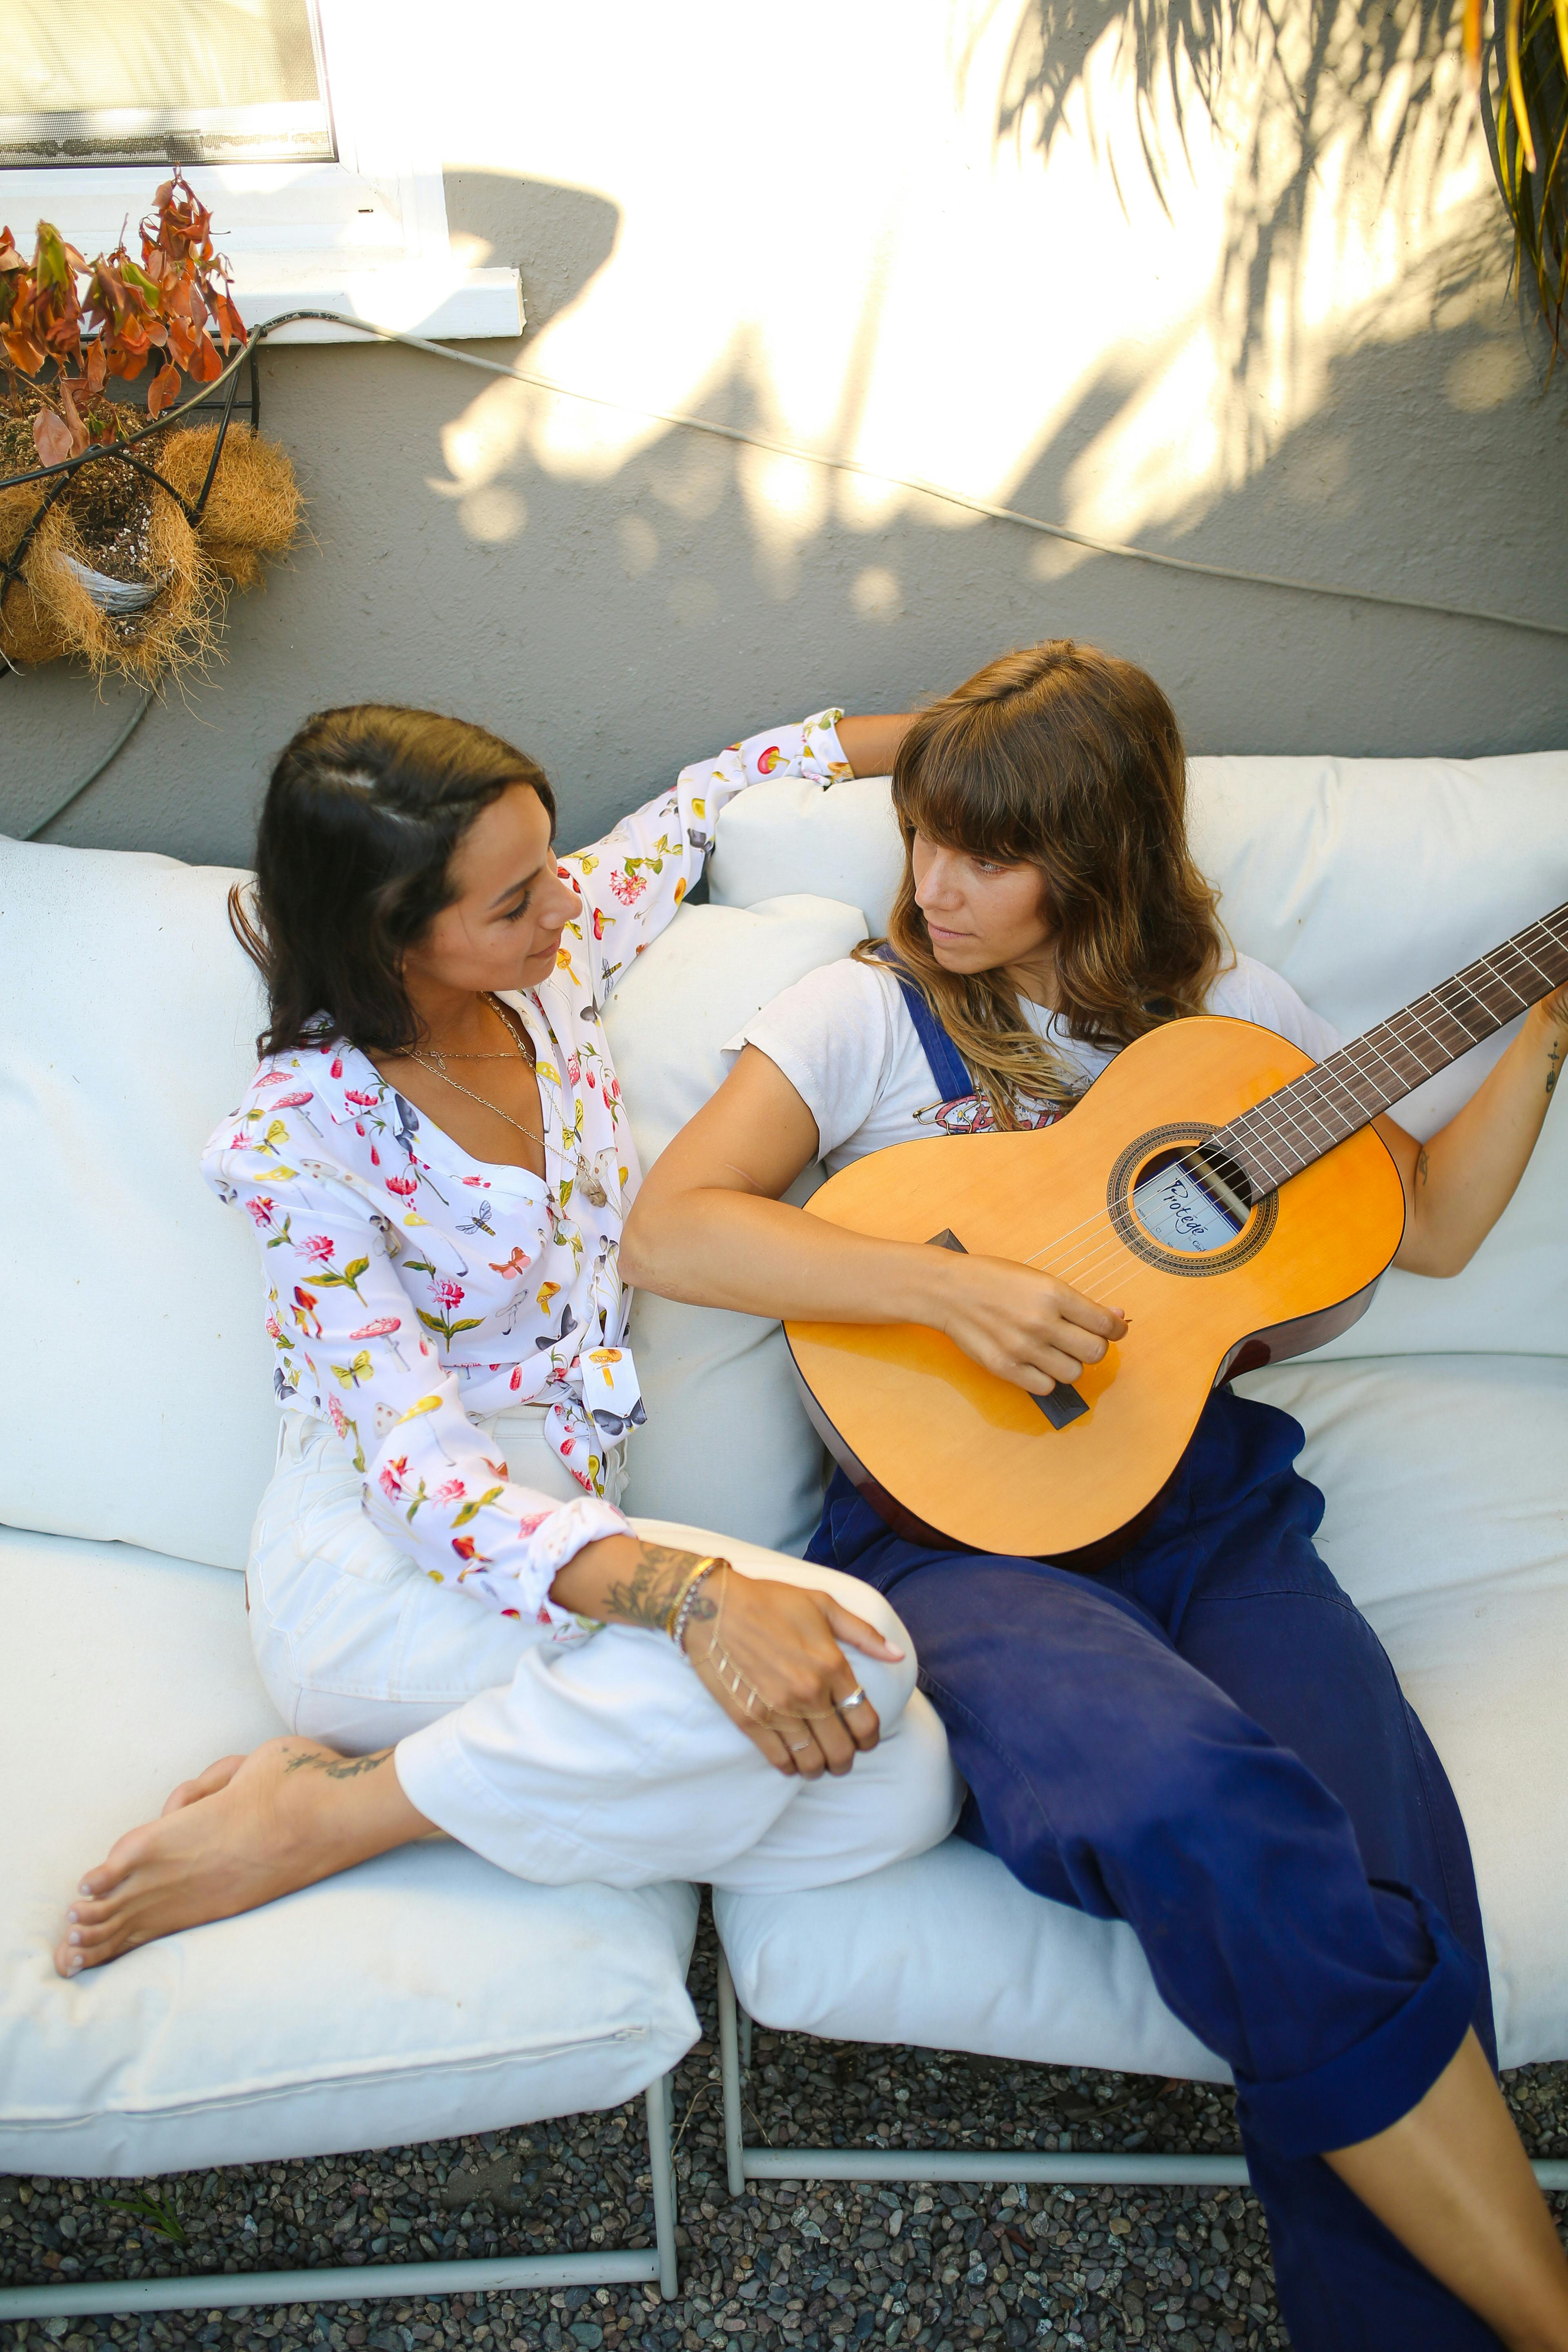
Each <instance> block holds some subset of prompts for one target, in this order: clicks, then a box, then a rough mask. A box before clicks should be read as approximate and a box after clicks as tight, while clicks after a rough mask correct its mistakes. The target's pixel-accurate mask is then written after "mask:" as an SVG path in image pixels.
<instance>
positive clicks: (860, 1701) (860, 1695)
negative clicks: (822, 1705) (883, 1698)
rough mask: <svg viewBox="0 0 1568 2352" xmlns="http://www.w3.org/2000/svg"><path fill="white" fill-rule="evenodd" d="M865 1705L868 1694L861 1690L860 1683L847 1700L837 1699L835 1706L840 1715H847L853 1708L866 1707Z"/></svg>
mask: <svg viewBox="0 0 1568 2352" xmlns="http://www.w3.org/2000/svg"><path fill="white" fill-rule="evenodd" d="M865 1704H866V1694H865V1692H864V1691H863V1690H862V1689H861V1687H860V1685H859V1684H858V1683H857V1684H856V1685H855V1687H854V1689H853V1690H852V1691H851V1692H850V1694H849V1696H848V1697H847V1698H840V1699H835V1701H834V1705H835V1706H837V1709H838V1712H839V1714H840V1715H847V1714H848V1712H849V1710H850V1708H851V1707H852V1706H865Z"/></svg>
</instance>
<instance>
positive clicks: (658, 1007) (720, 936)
mask: <svg viewBox="0 0 1568 2352" xmlns="http://www.w3.org/2000/svg"><path fill="white" fill-rule="evenodd" d="M808 789H812V790H815V789H816V787H810V788H808ZM734 805H736V804H735V803H731V806H734ZM723 821H724V822H725V823H728V821H729V811H728V810H726V811H725V814H724V820H723ZM865 935H866V919H865V917H864V916H863V915H862V914H861V912H860V909H859V908H858V907H847V906H844V905H842V904H841V903H840V902H839V901H837V900H836V899H832V898H812V897H790V898H765V899H763V901H762V902H761V903H760V904H758V905H756V906H754V907H750V908H739V907H711V906H709V907H687V908H683V909H682V911H681V912H680V913H679V915H678V916H677V917H676V919H675V920H674V922H673V923H672V924H671V925H670V927H669V929H668V930H667V931H666V932H665V933H664V934H663V935H662V937H661V938H659V939H657V940H655V941H654V943H653V945H652V946H651V947H650V948H649V949H647V951H646V953H644V954H643V955H640V956H639V957H638V958H637V962H636V964H635V965H634V966H633V968H632V970H631V971H629V972H628V973H627V974H626V978H625V980H624V981H622V982H621V984H620V986H619V987H618V988H617V989H616V992H615V993H614V995H613V996H612V997H611V998H610V1001H609V1003H608V1005H607V1006H606V1007H605V1032H606V1034H607V1036H608V1038H609V1042H610V1048H611V1051H612V1052H613V1054H614V1055H615V1059H616V1069H617V1071H618V1072H619V1073H620V1078H621V1085H622V1087H623V1090H624V1092H625V1095H626V1108H627V1109H628V1111H629V1112H630V1114H631V1123H632V1133H633V1136H634V1137H635V1139H636V1141H637V1155H638V1157H639V1159H640V1160H641V1161H642V1164H643V1166H644V1167H645V1168H648V1167H651V1166H652V1164H653V1162H654V1160H656V1159H657V1158H658V1154H659V1153H660V1152H661V1151H662V1150H663V1149H664V1147H665V1145H666V1144H667V1143H668V1141H669V1139H670V1138H671V1136H673V1135H674V1134H675V1133H676V1132H677V1131H678V1129H680V1128H682V1127H684V1125H685V1124H686V1121H687V1120H688V1119H689V1118H691V1117H692V1116H693V1115H694V1113H696V1112H697V1111H699V1110H700V1108H702V1105H703V1104H704V1103H705V1102H706V1101H707V1100H708V1098H709V1097H710V1095H711V1094H712V1092H713V1090H714V1088H715V1087H717V1086H718V1085H719V1084H720V1083H721V1080H722V1078H723V1076H724V1074H725V1067H726V1065H725V1063H724V1060H723V1057H722V1055H721V1053H720V1050H719V1049H720V1047H721V1045H723V1043H724V1041H725V1039H726V1038H727V1037H731V1036H733V1034H735V1032H736V1030H738V1029H740V1028H742V1027H743V1026H744V1024H746V1023H747V1022H748V1021H749V1020H750V1019H751V1018H752V1014H753V1013H756V1012H758V1011H759V1010H760V1009H761V1007H762V1006H763V1005H764V1004H766V1003H769V1002H770V1001H771V1000H772V999H773V997H775V996H776V995H777V994H778V993H779V992H780V990H781V989H784V988H788V987H790V986H792V985H793V983H794V982H795V981H797V980H800V979H803V978H804V977H805V974H806V973H807V972H808V971H813V970H814V969H815V968H816V965H818V964H822V963H831V962H833V961H835V960H836V959H837V958H838V957H840V956H845V955H847V954H848V952H849V950H850V949H851V948H852V947H854V946H855V944H856V942H857V941H858V940H861V939H863V938H864V937H865ZM816 1181H817V1178H816V1174H815V1173H814V1174H812V1175H809V1176H808V1177H807V1178H806V1179H805V1181H803V1182H802V1183H801V1184H799V1185H797V1186H795V1189H794V1190H793V1191H792V1192H790V1194H789V1195H788V1197H789V1198H790V1200H792V1201H797V1202H798V1201H802V1200H805V1198H807V1196H808V1195H809V1193H810V1192H812V1190H813V1189H814V1186H815V1183H816ZM631 1342H632V1349H633V1351H634V1353H635V1354H636V1357H637V1370H638V1373H639V1375H640V1377H641V1381H642V1392H643V1398H644V1402H646V1403H647V1427H646V1428H645V1429H641V1430H639V1431H638V1432H637V1439H636V1442H635V1444H633V1445H632V1447H631V1449H630V1453H629V1454H628V1456H627V1467H628V1471H629V1477H628V1482H627V1486H626V1496H625V1501H626V1508H627V1509H628V1510H632V1511H638V1512H644V1513H647V1514H649V1515H650V1516H652V1517H656V1518H678V1519H691V1520H696V1521H698V1522H699V1523H700V1524H701V1525H703V1526H707V1527H710V1528H720V1529H721V1530H722V1531H723V1532H724V1533H725V1534H726V1535H734V1536H744V1537H747V1538H750V1540H751V1541H752V1542H753V1543H759V1544H764V1545H767V1546H769V1547H770V1548H771V1549H773V1550H775V1551H785V1552H795V1553H798V1552H800V1551H801V1550H803V1549H805V1544H806V1541H807V1539H808V1538H809V1537H810V1535H811V1532H812V1529H813V1528H815V1527H816V1522H817V1519H818V1517H820V1515H821V1509H822V1470H823V1455H822V1446H821V1444H820V1442H819V1441H818V1439H817V1438H816V1434H815V1433H814V1432H813V1430H812V1428H811V1424H810V1423H809V1422H808V1421H807V1420H806V1418H805V1412H804V1410H803V1409H802V1406H801V1404H800V1402H799V1399H798V1395H797V1391H796V1388H795V1376H794V1374H793V1372H792V1371H791V1370H790V1363H789V1354H788V1350H787V1349H786V1348H785V1346H784V1333H783V1331H782V1330H781V1329H780V1328H779V1326H778V1324H777V1323H776V1322H775V1321H773V1320H772V1319H771V1318H767V1317H764V1316H758V1315H733V1314H729V1313H725V1312H723V1311H721V1310H720V1309H717V1308H713V1307H687V1306H683V1305H682V1304H681V1303H680V1301H679V1299H672V1298H659V1297H655V1296H654V1294H653V1293H652V1292H651V1291H639V1292H638V1294H637V1300H636V1303H635V1305H634V1306H633V1308H632V1327H631Z"/></svg>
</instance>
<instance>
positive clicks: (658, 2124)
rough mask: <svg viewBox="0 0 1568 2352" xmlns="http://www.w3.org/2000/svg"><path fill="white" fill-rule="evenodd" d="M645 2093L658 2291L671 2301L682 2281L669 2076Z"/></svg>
mask: <svg viewBox="0 0 1568 2352" xmlns="http://www.w3.org/2000/svg"><path fill="white" fill-rule="evenodd" d="M643 2096H644V2100H645V2102H646V2105H647V2160H648V2178H649V2179H650V2181H651V2182H652V2184H653V2229H654V2244H655V2247H656V2249H657V2251H658V2291H659V2293H660V2294H661V2295H663V2297H664V2298H665V2301H666V2302H667V2303H668V2300H669V2298H670V2296H671V2295H672V2294H675V2293H676V2291H677V2289H678V2286H679V2279H678V2276H677V2265H676V2254H675V2159H674V2158H673V2157H672V2156H671V2154H670V2147H669V2076H668V2074H660V2075H658V2076H657V2077H656V2078H655V2080H654V2081H653V2082H651V2083H650V2084H648V2086H647V2091H646V2092H645V2093H644V2095H643Z"/></svg>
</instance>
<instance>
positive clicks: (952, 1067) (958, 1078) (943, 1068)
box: [877, 940, 978, 1103]
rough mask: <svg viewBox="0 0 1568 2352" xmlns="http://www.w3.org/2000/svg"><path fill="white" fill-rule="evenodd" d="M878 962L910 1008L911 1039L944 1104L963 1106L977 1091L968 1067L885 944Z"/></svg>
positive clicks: (883, 943)
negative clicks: (916, 1040) (918, 1047)
mask: <svg viewBox="0 0 1568 2352" xmlns="http://www.w3.org/2000/svg"><path fill="white" fill-rule="evenodd" d="M877 956H878V960H879V962H882V963H885V964H887V965H889V967H890V968H891V971H892V973H893V977H894V979H895V980H896V981H897V982H898V983H899V987H900V990H901V992H902V993H903V999H904V1003H906V1004H907V1005H908V1006H909V1008H910V1020H911V1021H912V1022H913V1023H914V1024H915V1035H916V1036H917V1037H918V1038H919V1039H920V1041H921V1050H922V1052H923V1053H924V1055H925V1057H926V1060H927V1061H928V1062H929V1063H930V1064H931V1076H932V1077H933V1078H934V1079H935V1080H936V1087H937V1092H938V1093H939V1094H940V1095H941V1097H942V1101H943V1102H944V1103H952V1102H966V1101H967V1100H969V1098H970V1097H972V1096H973V1095H974V1094H975V1093H976V1092H977V1091H978V1090H977V1088H976V1087H975V1084H974V1080H973V1077H971V1076H970V1074H969V1069H968V1066H967V1065H966V1063H965V1062H964V1059H963V1055H962V1054H960V1052H959V1050H958V1048H957V1046H956V1045H954V1044H953V1042H952V1038H951V1037H950V1036H949V1035H948V1034H947V1031H946V1030H945V1029H944V1028H943V1027H942V1024H941V1022H940V1021H939V1020H938V1019H937V1017H936V1015H935V1013H933V1012H932V1011H931V1006H930V1005H929V1004H928V1003H926V1001H925V998H924V997H923V996H922V995H921V992H920V990H919V989H918V988H917V987H916V986H915V983H914V982H913V981H912V980H910V979H908V978H907V977H906V976H905V973H904V971H903V968H902V966H901V965H900V962H899V959H898V956H897V954H896V953H895V951H894V950H893V949H892V948H891V947H889V944H888V942H887V941H886V940H883V942H882V944H881V946H880V947H879V949H878V950H877Z"/></svg>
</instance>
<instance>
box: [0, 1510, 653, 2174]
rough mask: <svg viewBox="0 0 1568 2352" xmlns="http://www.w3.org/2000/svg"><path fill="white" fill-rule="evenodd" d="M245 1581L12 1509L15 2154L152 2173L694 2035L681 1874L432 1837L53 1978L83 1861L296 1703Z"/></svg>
mask: <svg viewBox="0 0 1568 2352" xmlns="http://www.w3.org/2000/svg"><path fill="white" fill-rule="evenodd" d="M244 1591H245V1589H244V1584H243V1582H242V1580H241V1579H240V1578H238V1577H237V1576H233V1575H230V1574H228V1573H227V1572H226V1571H225V1570H213V1569H205V1568H201V1567H198V1566H194V1565H192V1564H190V1563H189V1562H185V1561H181V1560H176V1559H169V1558H166V1557H162V1556H159V1555H156V1554H153V1553H149V1552H146V1551H139V1550H135V1549H132V1548H131V1547H130V1546H128V1545H121V1544H112V1543H92V1542H83V1541H80V1540H78V1539H74V1538H59V1537H55V1538H51V1537H47V1536H26V1535H21V1534H16V1533H12V1532H9V1531H5V1530H0V1617H3V1619H4V1622H5V1629H6V1639H5V1645H4V1650H3V1653H0V1783H3V1785H4V1787H5V1807H4V1809H3V1811H0V2084H4V2086H5V2089H4V2095H3V2097H0V2171H5V2172H24V2173H26V2172H43V2173H48V2174H60V2173H67V2174H71V2173H75V2174H111V2173H159V2172H171V2171H176V2170H181V2171H184V2170H189V2169H191V2168H195V2167H200V2166H203V2165H216V2164H240V2163H247V2164H254V2163H259V2162H265V2161H268V2160H271V2159H273V2158H285V2157H296V2156H310V2155H322V2154H328V2153H331V2152H334V2151H337V2150H342V2149H351V2148H363V2147H384V2146H385V2145H387V2144H388V2143H389V2142H395V2141H404V2140H424V2139H436V2138H441V2137H447V2136H449V2135H451V2134H453V2133H461V2132H478V2131H489V2130H493V2129H499V2128H500V2127H501V2126H506V2125H510V2124H516V2123H522V2122H526V2121H528V2120H530V2119H531V2118H533V2117H535V2116H556V2115H565V2114H571V2113H574V2112H577V2111H579V2110H581V2109H583V2108H585V2107H606V2106H612V2105H616V2104H618V2103H619V2102H620V2101H621V2100H623V2099H627V2098H630V2097H632V2096H633V2095H635V2094H636V2093H637V2092H639V2091H640V2090H641V2089H642V2088H643V2087H644V2085H645V2084H647V2083H649V2082H651V2081H652V2079H653V2078H654V2076H655V2075H657V2074H662V2073H663V2072H665V2070H666V2069H667V2068H668V2067H669V2066H670V2065H671V2064H673V2063H674V2062H675V2060H676V2059H677V2058H679V2055H680V2054H681V2053H682V2052H683V2051H684V2050H686V2049H687V2048H689V2045H690V2043H691V2042H693V2041H694V2040H695V2038H696V2034H697V2030H698V2029H697V2020H696V2017H695V2015H694V2013H693V2011H692V2007H691V2002H690V2000H689V1997H688V1995H687V1991H686V1985H685V1976H686V1966H687V1961H688V1958H689V1953H690V1948H691V1941H692V1937H693V1934H694V1932H695V1928H696V1920H697V1896H696V1895H695V1892H694V1891H693V1890H692V1889H691V1888H690V1887H689V1886H684V1885H659V1886H652V1887H647V1888H643V1889H640V1890H638V1891H637V1892H634V1893H622V1892H618V1891H616V1890H615V1889H612V1888H610V1887H605V1886H595V1885H583V1886H573V1887H546V1886H530V1885H522V1884H521V1882H520V1881H518V1880H516V1879H513V1878H509V1877H508V1876H507V1875H506V1874H504V1873H503V1872H501V1871H499V1870H496V1869H493V1868H492V1867H491V1866H490V1865H489V1864H488V1863H484V1862H481V1861H479V1859H478V1857H477V1856H475V1855H473V1854H471V1853H466V1852H465V1851H464V1850H463V1849H462V1848H461V1847H459V1846H455V1845H452V1844H449V1843H447V1842H445V1841H444V1840H443V1841H435V1840H431V1841H427V1842H424V1843H420V1844H419V1845H417V1846H411V1847H405V1848H403V1849H402V1850H401V1851H400V1852H398V1853H390V1854H384V1855H382V1856H381V1857H380V1858H379V1859H378V1860H376V1861H374V1862H371V1863H366V1864H363V1865H362V1866H361V1867H360V1868H358V1869H357V1870H353V1871H348V1872H345V1873H344V1874H342V1876H340V1877H337V1878H333V1879H329V1880H327V1881H325V1882H324V1883H323V1884H322V1885H319V1886H313V1887H309V1888H307V1889H305V1890H304V1891H303V1892H302V1893H300V1894H298V1895H289V1897H287V1898H286V1899H285V1900H284V1901H282V1902H280V1903H275V1904H272V1905H269V1906H267V1907H266V1908H265V1909H263V1910H259V1911H253V1912H249V1913H247V1915H245V1916H243V1917H241V1918H237V1919H226V1920H220V1921H217V1922H216V1923H214V1924H213V1925H212V1926H209V1927H197V1928H193V1929H188V1930H187V1931H186V1932H185V1933H184V1934H183V1935H179V1936H174V1937H167V1938H165V1939H164V1940H163V1941H162V1942H159V1943H155V1944H150V1945H148V1946H146V1947H145V1948H143V1949H142V1950H141V1951H137V1952H132V1953H129V1954H127V1955H126V1957H125V1958H122V1959H120V1960H116V1961H115V1962H113V1963H112V1964H111V1965H110V1966H109V1967H107V1968H103V1969H89V1971H88V1972H87V1973H85V1974H84V1975H82V1976H80V1977H79V1978H76V1979H73V1980H72V1981H70V1982H62V1981H61V1980H60V1979H58V1977H57V1976H56V1975H55V1972H54V1969H53V1966H52V1964H51V1960H50V1952H51V1949H52V1947H53V1944H54V1942H55V1940H56V1938H57V1937H58V1934H59V1931H60V1926H61V1920H62V1915H63V1912H64V1908H65V1906H66V1904H67V1902H68V1899H69V1896H70V1893H71V1890H72V1888H73V1886H74V1885H75V1884H76V1882H77V1880H78V1878H79V1875H80V1873H81V1872H82V1871H83V1870H84V1869H85V1868H88V1867H89V1866H90V1865H91V1864H94V1863H96V1862H98V1861H100V1860H101V1858H102V1856H103V1855H104V1853H106V1852H107V1850H108V1848H109V1846H110V1844H111V1843H112V1842H113V1840H114V1838H115V1837H116V1836H117V1835H118V1834H119V1833H120V1832H121V1831H122V1830H125V1829H128V1828H129V1827H131V1826H132V1823H134V1822H140V1821H145V1820H147V1819H149V1818H151V1817H152V1816H153V1814H155V1813H156V1812H157V1811H158V1810H159V1808H160V1807H161V1805H162V1804H163V1799H164V1797H165V1796H166V1795H167V1794H168V1791H169V1790H170V1789H171V1788H172V1787H173V1786H174V1783H175V1782H176V1781H178V1780H184V1779H186V1778H188V1777H189V1776H190V1775H191V1774H192V1773H194V1772H196V1771H199V1770H200V1769H202V1767H203V1766H204V1765H205V1764H207V1763H210V1762H211V1761H212V1760H213V1759H215V1758H216V1757H218V1756H221V1755H225V1754H226V1753H229V1752H231V1751H232V1750H234V1749H237V1748H249V1747H252V1746H254V1745H255V1744H256V1743H257V1742H258V1741H260V1740H262V1739H266V1738H271V1737H272V1736H273V1735H275V1734H276V1733H277V1731H278V1730H279V1724H278V1722H277V1719H276V1717H274V1716H273V1714H272V1712H271V1709H270V1707H269V1706H268V1702H267V1699H266V1697H265V1696H264V1694H263V1692H262V1689H261V1685H260V1684H259V1682H258V1679H257V1676H256V1674H255V1670H254V1668H253V1667H252V1664H251V1659H250V1645H249V1643H248V1641H247V1638H246V1629H245V1597H244Z"/></svg>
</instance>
